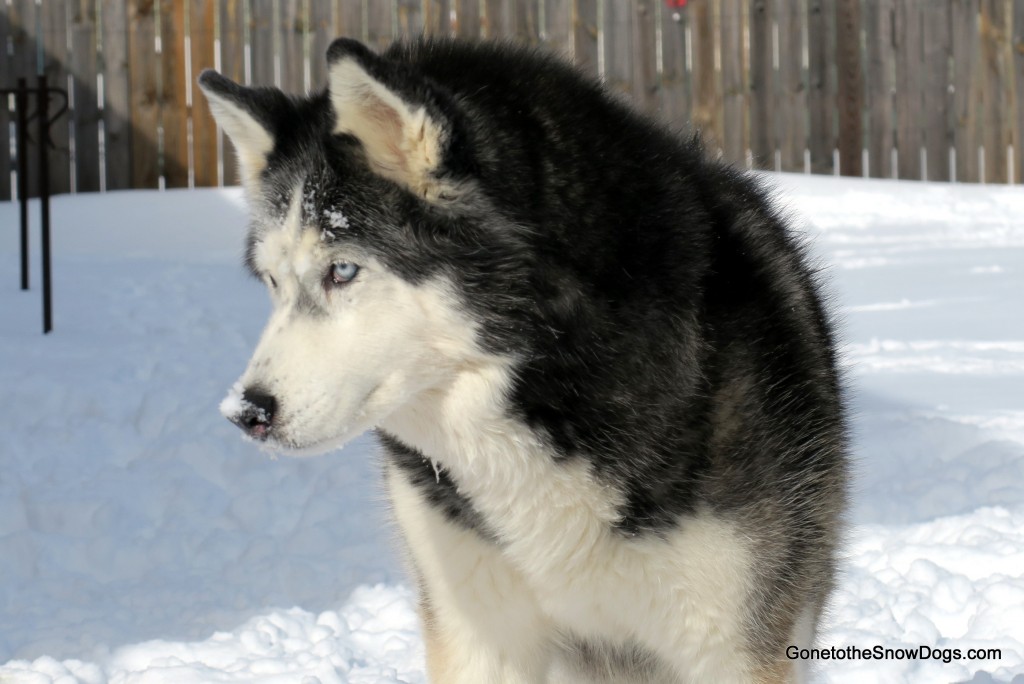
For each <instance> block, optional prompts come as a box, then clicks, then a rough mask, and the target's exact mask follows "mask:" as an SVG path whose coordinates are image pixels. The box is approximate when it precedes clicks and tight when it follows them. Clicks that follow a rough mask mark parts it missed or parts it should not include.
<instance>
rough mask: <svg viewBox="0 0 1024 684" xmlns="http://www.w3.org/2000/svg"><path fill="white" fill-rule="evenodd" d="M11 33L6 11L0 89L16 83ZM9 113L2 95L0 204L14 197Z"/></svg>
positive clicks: (1, 23) (0, 37) (0, 31)
mask: <svg viewBox="0 0 1024 684" xmlns="http://www.w3.org/2000/svg"><path fill="white" fill-rule="evenodd" d="M10 33H11V24H10V18H9V17H8V15H7V11H6V8H5V11H4V12H2V13H0V45H2V46H3V48H2V49H0V53H2V54H0V68H2V69H3V71H0V73H2V74H3V76H2V77H0V88H13V87H14V86H15V85H16V81H15V80H14V79H13V78H11V76H12V75H13V74H14V65H13V62H14V58H13V56H11V55H8V54H7V37H8V36H9V35H10ZM10 121H11V117H10V112H9V110H8V98H7V96H6V95H4V96H3V97H2V98H0V202H5V201H7V200H9V199H11V197H13V196H14V194H15V191H14V189H13V188H12V187H11V143H12V142H13V141H12V140H11V139H10V134H9V133H8V131H9V130H10Z"/></svg>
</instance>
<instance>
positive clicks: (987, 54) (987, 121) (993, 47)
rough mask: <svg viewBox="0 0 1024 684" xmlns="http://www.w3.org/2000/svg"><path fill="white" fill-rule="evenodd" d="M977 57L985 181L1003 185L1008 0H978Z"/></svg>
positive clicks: (1008, 136) (1008, 122)
mask: <svg viewBox="0 0 1024 684" xmlns="http://www.w3.org/2000/svg"><path fill="white" fill-rule="evenodd" d="M979 21H980V37H981V58H982V63H983V65H984V96H983V97H984V99H983V105H982V122H981V130H982V145H983V146H984V147H985V182H986V183H1005V182H1006V181H1007V179H1008V177H1009V174H1008V172H1007V169H1008V166H1007V147H1008V146H1009V145H1010V143H1011V141H1012V140H1013V117H1012V116H1011V115H1010V111H1011V107H1012V103H1013V97H1012V88H1013V75H1012V74H1011V68H1012V64H1013V61H1012V57H1011V54H1010V27H1011V18H1010V4H1009V2H1008V0H981V16H980V19H979Z"/></svg>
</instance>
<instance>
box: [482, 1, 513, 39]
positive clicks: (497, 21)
mask: <svg viewBox="0 0 1024 684" xmlns="http://www.w3.org/2000/svg"><path fill="white" fill-rule="evenodd" d="M483 10H484V16H483V27H484V37H486V38H506V37H508V35H509V25H510V24H511V23H512V20H511V18H510V17H509V16H508V12H507V10H508V4H507V2H506V1H505V0H484V4H483Z"/></svg>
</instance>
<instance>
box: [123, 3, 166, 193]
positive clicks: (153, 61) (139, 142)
mask: <svg viewBox="0 0 1024 684" xmlns="http://www.w3.org/2000/svg"><path fill="white" fill-rule="evenodd" d="M156 11H157V7H156V2H155V0H129V2H128V26H129V27H130V29H129V31H128V54H129V62H128V63H129V70H130V83H131V89H130V92H131V119H130V121H131V124H130V125H131V131H132V145H131V150H132V183H131V187H133V188H155V187H157V186H158V184H159V179H160V160H159V151H158V135H159V133H158V129H159V127H160V104H159V98H158V93H157V76H158V70H159V69H160V59H159V56H158V55H157V54H156V49H155V47H154V46H155V44H156Z"/></svg>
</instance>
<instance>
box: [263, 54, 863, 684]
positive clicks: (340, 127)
mask: <svg viewBox="0 0 1024 684" xmlns="http://www.w3.org/2000/svg"><path fill="white" fill-rule="evenodd" d="M330 54H331V87H330V89H329V92H328V97H327V98H324V99H323V100H322V101H317V100H316V98H313V100H310V102H311V103H312V104H308V105H306V106H308V107H313V108H314V109H316V111H319V109H317V108H318V107H319V108H325V109H326V110H329V111H325V113H323V114H322V116H323V118H324V119H325V120H326V121H328V122H329V123H328V125H329V126H331V129H330V131H328V133H331V134H334V135H342V136H349V137H351V138H354V139H355V140H356V141H357V142H358V143H360V144H361V149H362V152H361V154H363V155H364V156H365V158H363V157H359V154H356V155H355V157H352V156H351V154H350V153H349V152H348V151H347V148H345V150H343V151H342V152H338V154H339V155H342V154H344V155H349V156H344V158H342V156H339V157H338V158H337V159H334V158H332V157H331V156H330V155H331V154H334V152H332V151H331V150H330V149H327V150H326V151H322V150H321V149H320V148H316V149H314V146H313V145H314V144H313V143H302V144H301V145H299V147H300V148H301V147H302V145H308V148H306V149H305V152H304V153H303V152H301V150H300V152H296V153H291V152H288V151H278V148H279V147H281V143H280V142H278V143H276V144H277V147H275V148H274V149H275V152H273V153H272V154H271V155H270V156H269V157H268V159H270V160H272V163H271V165H270V166H269V167H268V170H264V171H263V173H264V176H265V177H267V176H273V174H274V173H282V172H281V171H280V170H279V169H281V168H291V166H294V165H296V164H299V165H300V166H301V164H300V162H297V161H293V160H292V158H293V157H294V158H295V159H299V160H301V159H302V158H303V154H305V155H306V157H307V158H312V157H313V156H315V155H321V156H323V155H326V156H327V162H326V163H324V165H323V166H324V170H323V171H322V174H323V175H325V176H327V177H332V174H335V175H338V177H339V178H341V176H343V175H345V174H348V175H345V178H353V177H360V178H361V176H359V175H358V174H361V173H363V171H360V170H358V169H357V168H356V167H358V165H359V164H363V165H364V167H365V168H367V169H369V172H371V173H372V174H375V175H376V176H378V177H382V178H385V179H387V180H388V181H389V182H393V183H395V184H396V185H397V186H398V187H399V188H401V192H399V193H398V194H394V193H392V191H391V190H390V189H388V190H386V193H392V194H382V193H385V190H380V189H375V188H377V187H378V186H376V185H374V183H373V182H370V181H368V182H367V183H368V184H365V183H364V184H360V183H362V181H360V183H355V182H353V181H351V180H349V181H348V182H349V185H347V186H342V185H339V188H340V190H339V193H346V192H347V193H348V195H346V196H345V199H342V200H338V202H343V203H344V202H348V203H349V204H346V205H345V206H346V211H348V212H349V213H350V214H355V215H358V212H359V211H361V209H360V207H362V206H364V205H365V204H367V203H370V204H372V203H374V202H377V203H378V205H379V207H385V206H386V207H387V209H386V211H387V212H396V215H397V218H396V217H395V216H391V215H388V217H387V220H386V221H385V220H384V219H381V218H380V217H381V216H383V213H384V212H385V209H379V211H378V212H377V214H372V213H366V218H365V221H366V223H367V224H368V225H369V224H373V222H374V221H378V220H379V221H381V222H382V223H381V225H382V226H383V225H384V224H386V226H384V227H378V228H376V229H375V230H377V233H379V234H377V233H372V232H371V231H370V229H367V232H366V234H363V235H360V236H358V237H353V238H351V239H352V240H357V239H358V240H362V241H363V242H364V243H365V245H368V246H367V247H366V248H367V249H368V250H370V251H371V252H373V253H374V254H377V255H378V258H379V259H380V260H381V261H382V263H384V264H385V266H387V269H386V270H388V271H389V272H392V273H396V274H398V277H400V278H401V279H403V281H404V282H406V283H409V284H411V286H412V287H413V288H414V290H415V291H416V293H419V294H414V295H410V297H412V299H410V302H411V301H416V302H420V304H416V305H413V304H410V305H409V306H406V307H404V308H402V309H401V310H402V311H407V310H409V308H410V307H412V308H415V306H419V307H420V309H422V310H429V312H430V313H429V315H428V314H422V315H423V316H424V317H425V318H423V321H424V324H423V330H422V331H421V332H419V333H417V335H420V336H421V337H422V339H420V340H419V343H421V344H423V345H426V346H427V347H430V348H431V349H437V350H440V351H438V352H437V354H438V355H439V356H438V361H437V365H438V367H439V368H441V369H442V370H440V371H438V374H434V375H430V379H429V381H427V380H424V381H423V382H420V383H418V384H417V383H413V384H408V383H406V385H403V390H402V391H401V392H397V393H396V394H395V396H400V399H395V400H394V401H392V402H391V403H390V404H388V407H387V410H386V411H384V410H381V411H380V416H379V418H377V419H376V420H374V421H373V424H375V425H376V426H377V427H378V429H379V433H380V435H381V438H382V442H383V444H384V446H385V450H386V453H387V458H386V468H385V470H386V474H387V481H388V486H389V490H390V494H391V498H392V501H393V504H394V507H395V513H396V516H397V519H398V521H399V523H400V526H401V529H402V531H403V535H404V537H405V540H406V542H407V545H408V547H409V551H410V559H411V563H412V566H413V568H414V571H415V573H416V576H417V580H418V582H419V585H420V588H421V595H422V612H423V617H424V626H425V634H426V641H427V654H428V664H429V668H430V671H431V674H432V678H433V680H434V681H438V682H457V683H461V682H465V683H466V684H469V683H470V682H472V683H473V684H479V683H481V682H541V681H546V678H547V677H549V676H551V673H552V672H554V671H559V672H562V673H566V672H576V673H577V676H578V677H580V678H581V680H582V681H595V680H597V679H598V678H600V677H602V676H603V677H605V678H607V679H608V680H609V681H636V682H642V681H652V682H654V681H658V682H660V681H665V682H676V681H730V680H734V681H784V680H789V679H791V678H793V676H794V672H795V670H794V669H793V665H792V663H790V662H789V661H787V659H786V657H785V654H784V652H785V648H786V646H787V645H789V644H799V645H804V646H806V645H808V642H809V641H810V640H811V639H812V638H813V633H814V630H815V627H816V624H817V621H818V618H819V616H820V614H821V610H822V606H823V604H824V602H825V600H826V598H827V596H828V593H829V591H830V589H831V587H832V583H833V577H834V572H835V567H834V566H835V554H836V548H837V544H838V538H837V537H838V534H839V527H840V518H841V514H842V512H843V508H844V505H845V487H846V465H845V451H846V435H845V422H844V412H843V401H842V392H841V386H840V381H839V377H838V373H837V369H836V359H835V353H834V346H833V340H832V332H831V329H830V324H829V320H828V316H827V315H826V312H825V310H824V308H823V304H822V301H821V298H820V295H819V293H818V285H817V282H816V276H815V274H814V272H813V270H812V269H811V267H810V266H809V265H808V262H807V259H806V257H805V256H804V254H803V250H802V249H801V246H800V243H799V241H798V239H797V238H795V237H794V236H793V235H792V234H791V233H790V232H789V230H788V229H787V227H786V225H785V223H784V221H783V220H782V219H781V218H780V216H779V215H778V213H777V212H776V211H774V210H773V208H772V206H771V203H770V202H769V200H768V199H767V198H766V195H765V193H764V192H763V191H762V190H761V189H760V188H759V187H758V185H757V184H756V182H755V181H753V180H751V179H750V178H749V177H747V176H744V175H742V174H740V173H738V172H737V171H735V170H732V169H730V168H728V167H725V166H723V165H721V164H718V163H715V162H711V161H708V160H707V158H706V157H705V155H704V153H703V151H702V149H701V147H700V145H699V143H698V142H697V141H696V139H683V138H681V137H679V136H677V135H675V134H673V133H672V132H671V131H669V130H668V129H667V128H665V127H663V126H660V125H657V124H655V123H653V122H652V121H650V120H648V119H646V118H645V117H643V116H640V115H639V114H637V113H635V112H634V111H633V110H632V109H630V108H629V106H627V105H625V104H623V103H622V102H620V101H618V100H617V99H615V98H613V97H611V96H609V95H608V94H607V93H605V92H604V91H603V90H602V88H601V87H600V86H599V85H598V84H596V83H594V82H592V81H590V80H588V79H586V78H583V77H581V76H579V75H578V74H577V73H576V72H575V71H574V70H572V69H571V68H570V67H568V66H566V65H563V64H562V63H561V62H558V61H557V60H554V59H552V58H550V57H544V56H541V55H538V54H536V53H534V52H531V51H527V50H522V49H518V48H514V47H512V46H507V45H494V44H468V43H460V42H454V41H421V42H414V43H403V44H397V45H395V46H392V47H391V48H390V49H389V50H388V51H387V52H385V53H384V54H383V55H381V56H376V55H372V54H371V53H369V51H367V50H366V49H365V48H363V47H362V46H359V45H358V44H356V43H354V42H353V41H340V42H339V43H336V44H335V46H333V47H332V50H331V53H330ZM360 79H363V80H360ZM353 82H358V87H357V86H354V85H352V83H353ZM320 97H321V98H322V96H320ZM392 98H393V99H392ZM317 102H321V103H320V104H317ZM328 103H329V104H328ZM253 106H254V107H255V106H256V105H253ZM281 106H282V107H284V105H281ZM361 108H367V109H368V110H370V111H372V117H369V119H368V122H367V121H364V120H363V119H362V118H360V117H362V116H364V115H365V112H363V111H362V110H361ZM318 116H319V115H318ZM374 117H376V118H374ZM265 118H266V119H267V120H270V117H269V115H268V116H267V117H265ZM306 118H307V119H310V118H315V117H310V116H308V115H307V116H306ZM350 119H351V123H346V122H347V121H349V120H350ZM392 119H393V120H394V121H396V122H397V123H396V126H398V128H397V129H396V130H398V131H403V133H402V135H403V136H404V135H407V134H408V136H409V137H408V138H402V140H403V141H406V142H402V143H401V144H399V143H397V142H394V141H393V140H391V139H385V138H375V137H374V136H376V135H378V133H377V132H376V131H377V128H376V127H379V126H382V125H385V124H387V123H388V122H389V121H391V120H392ZM381 122H384V123H381ZM417 136H418V137H417ZM311 139H312V138H311ZM278 140H279V138H278ZM410 140H411V142H408V141H410ZM407 143H408V144H407ZM334 144H335V143H334V142H330V144H329V145H328V146H327V147H328V148H329V147H330V146H331V145H334ZM409 150H413V151H409ZM273 154H278V155H279V157H280V158H281V159H283V160H284V161H281V162H278V163H277V164H278V165H277V167H274V166H273V163H274V162H273V159H274V157H273ZM353 159H355V161H353ZM358 168H363V167H358ZM275 169H277V170H275ZM339 169H344V174H342V173H341V171H339ZM353 169H356V170H353ZM311 173H313V172H311ZM353 174H356V175H353ZM314 175H315V174H314ZM303 182H306V183H307V185H308V180H307V181H303ZM317 182H318V183H321V185H323V184H326V183H330V182H337V183H339V184H340V183H342V181H341V180H337V181H331V180H318V181H317ZM275 183H277V184H280V183H281V181H276V180H275ZM318 187H319V186H318ZM360 193H362V195H361V196H360V197H358V198H357V199H358V201H357V200H356V199H352V197H353V196H355V195H359V194H360ZM375 193H376V194H375ZM403 193H404V194H403ZM339 196H341V195H339ZM309 201H310V202H315V201H317V200H316V198H315V197H314V198H313V199H311V200H309ZM395 207H397V208H395ZM324 211H325V212H328V213H329V211H328V210H326V209H325V210H324ZM331 211H333V210H331ZM325 215H326V214H325ZM399 223H402V224H405V227H398V228H396V227H395V224H399ZM384 235H386V239H385V238H384V237H382V236H384ZM417 288H418V289H417ZM427 292H429V293H430V296H429V297H427V295H425V294H423V293H427ZM421 295H422V296H421ZM423 302H428V303H427V304H423ZM380 315H381V316H386V315H389V314H388V313H386V312H381V313H380ZM390 315H394V316H398V315H402V314H399V313H392V314H390ZM418 315H419V314H418ZM438 321H444V323H443V325H442V324H441V323H438ZM430 326H434V327H430ZM441 338H443V339H441ZM389 339H390V338H389ZM452 350H459V351H457V352H456V351H452ZM255 366H256V367H259V366H260V364H255ZM251 367H252V366H251ZM254 372H255V371H254ZM413 372H414V371H413V370H412V369H410V370H409V371H408V373H406V374H405V375H403V378H405V377H406V376H407V375H409V373H413ZM415 372H419V371H415ZM389 381H390V380H389ZM396 382H397V381H396ZM372 385H373V383H368V384H367V386H368V387H372ZM407 385H408V386H407ZM384 386H386V383H384ZM378 389H379V388H378ZM378 389H373V390H372V391H371V392H370V394H369V395H367V396H369V397H372V398H375V397H376V396H377V395H378ZM282 391H283V390H282ZM261 434H262V433H261ZM556 663H557V664H556ZM565 676H568V675H565Z"/></svg>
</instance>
